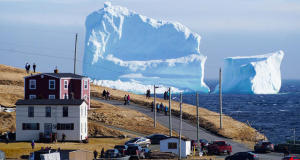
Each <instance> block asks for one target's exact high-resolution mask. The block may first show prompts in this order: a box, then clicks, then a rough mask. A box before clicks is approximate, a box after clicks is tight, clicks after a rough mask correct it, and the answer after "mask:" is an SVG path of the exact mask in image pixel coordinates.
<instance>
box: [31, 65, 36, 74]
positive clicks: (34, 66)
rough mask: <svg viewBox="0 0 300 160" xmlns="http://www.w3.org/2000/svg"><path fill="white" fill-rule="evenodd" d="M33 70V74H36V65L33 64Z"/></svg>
mask: <svg viewBox="0 0 300 160" xmlns="http://www.w3.org/2000/svg"><path fill="white" fill-rule="evenodd" d="M32 68H33V73H35V69H36V65H35V63H33V65H32Z"/></svg>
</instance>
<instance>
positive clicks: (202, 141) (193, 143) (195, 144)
mask: <svg viewBox="0 0 300 160" xmlns="http://www.w3.org/2000/svg"><path fill="white" fill-rule="evenodd" d="M199 142H200V144H199V145H200V146H201V148H203V147H207V146H208V141H207V140H206V139H199ZM191 145H192V146H198V142H197V140H192V141H191Z"/></svg>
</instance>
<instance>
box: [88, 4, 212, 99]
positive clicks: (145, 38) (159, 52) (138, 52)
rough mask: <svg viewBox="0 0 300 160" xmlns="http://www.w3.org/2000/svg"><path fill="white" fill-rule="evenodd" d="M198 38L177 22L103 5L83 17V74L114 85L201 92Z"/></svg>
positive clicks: (202, 60)
mask: <svg viewBox="0 0 300 160" xmlns="http://www.w3.org/2000/svg"><path fill="white" fill-rule="evenodd" d="M200 39H201V37H200V36H199V35H198V34H196V33H194V32H191V31H190V30H189V29H188V28H187V27H185V26H183V25H182V24H180V23H178V22H166V21H158V20H155V19H152V18H148V17H145V16H142V15H140V14H138V13H135V12H133V11H130V10H128V9H127V8H124V7H121V6H112V5H111V4H110V3H105V4H104V8H102V9H100V10H99V11H95V12H93V13H91V14H90V15H89V16H88V17H87V18H86V39H85V51H84V64H83V74H84V75H86V76H89V77H91V78H92V79H97V80H110V81H115V82H117V83H115V84H118V83H119V81H122V82H131V81H135V82H139V83H141V84H144V85H154V84H156V85H163V86H167V87H168V86H172V87H176V88H179V89H181V90H184V91H202V92H206V93H207V92H209V88H208V87H207V86H206V84H205V83H204V81H203V79H204V64H205V61H206V56H203V55H202V54H200V50H199V46H200ZM133 92H134V91H133Z"/></svg>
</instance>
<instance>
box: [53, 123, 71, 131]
mask: <svg viewBox="0 0 300 160" xmlns="http://www.w3.org/2000/svg"><path fill="white" fill-rule="evenodd" d="M56 127H57V130H74V123H57V126H56Z"/></svg>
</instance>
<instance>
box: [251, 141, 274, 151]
mask: <svg viewBox="0 0 300 160" xmlns="http://www.w3.org/2000/svg"><path fill="white" fill-rule="evenodd" d="M254 151H255V152H274V144H273V143H271V142H269V141H259V142H258V143H256V144H255V146H254Z"/></svg>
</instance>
